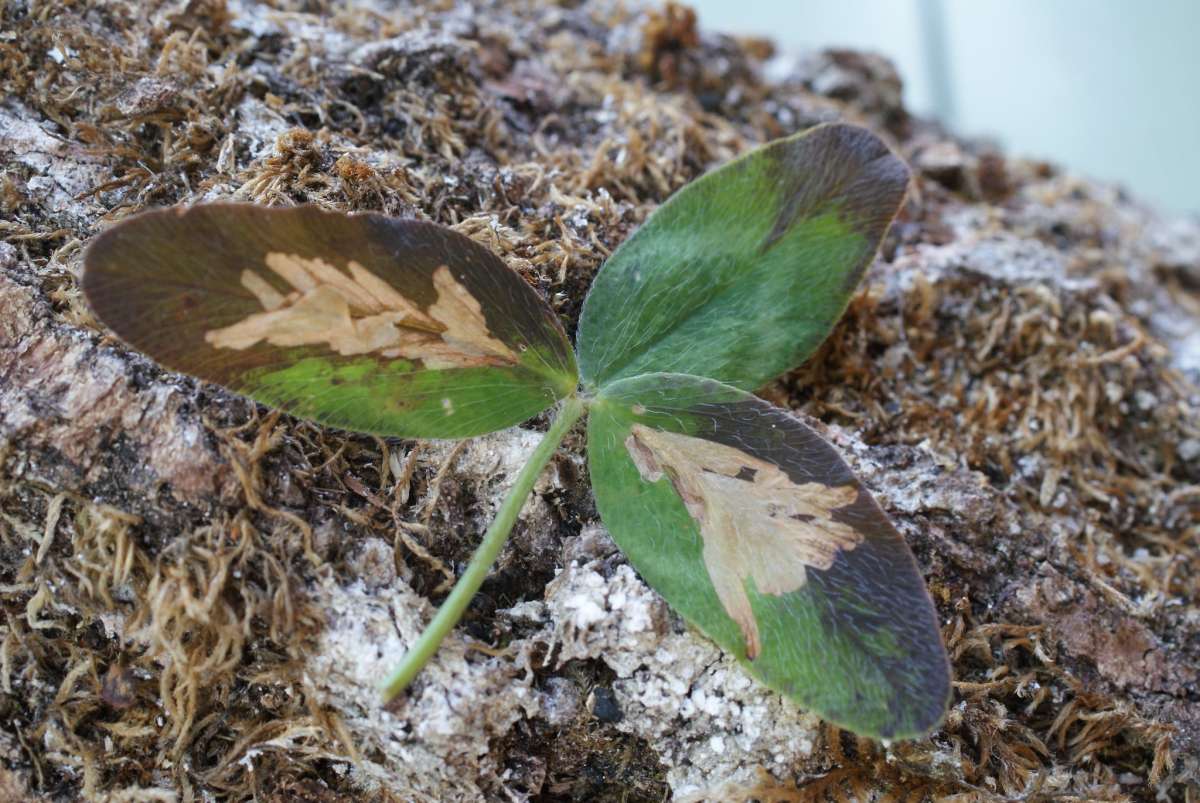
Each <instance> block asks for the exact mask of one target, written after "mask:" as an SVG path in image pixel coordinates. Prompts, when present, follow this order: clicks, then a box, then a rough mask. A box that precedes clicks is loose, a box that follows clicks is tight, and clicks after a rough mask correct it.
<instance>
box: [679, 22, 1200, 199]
mask: <svg viewBox="0 0 1200 803" xmlns="http://www.w3.org/2000/svg"><path fill="white" fill-rule="evenodd" d="M689 4H690V5H692V6H693V7H694V8H695V9H696V11H697V12H698V14H699V17H700V25H701V26H702V27H703V28H706V29H708V30H710V31H721V32H724V33H734V34H748V35H751V34H752V35H756V36H767V37H770V38H772V39H774V40H775V42H776V44H777V45H778V46H779V49H780V51H781V52H782V53H784V54H790V53H798V52H801V51H804V50H811V49H814V48H825V47H850V48H854V49H866V50H874V51H876V52H879V53H882V54H884V55H886V56H888V57H889V58H891V59H892V61H893V62H894V63H895V64H896V66H897V68H898V70H899V72H900V76H901V78H903V80H904V85H905V86H904V93H905V102H906V105H907V106H908V108H909V110H910V111H913V112H915V113H917V114H920V115H923V116H930V117H935V118H937V119H940V120H941V121H943V122H944V123H945V124H946V125H947V126H948V127H949V128H950V130H952V131H954V132H955V133H958V134H962V135H965V136H986V137H988V138H989V139H992V140H994V141H995V142H997V143H998V144H1000V145H1001V146H1002V147H1003V148H1004V149H1005V150H1006V151H1007V152H1008V153H1009V154H1010V155H1022V156H1034V157H1039V158H1044V159H1049V160H1050V161H1054V162H1057V163H1059V164H1061V165H1064V166H1065V167H1067V168H1069V169H1070V170H1072V171H1073V172H1077V173H1081V174H1085V175H1088V176H1090V177H1093V178H1099V179H1106V180H1109V181H1115V182H1119V183H1120V184H1122V185H1124V186H1125V187H1126V188H1128V189H1129V190H1130V191H1132V192H1133V193H1134V194H1135V195H1137V196H1139V197H1140V199H1141V200H1143V201H1147V202H1149V203H1151V204H1153V205H1155V206H1157V207H1158V208H1160V209H1162V210H1164V211H1171V212H1187V213H1193V214H1195V213H1200V43H1198V39H1200V0H1152V2H1147V3H1133V2H1127V0H840V2H836V3H834V2H829V0H736V1H734V0H689Z"/></svg>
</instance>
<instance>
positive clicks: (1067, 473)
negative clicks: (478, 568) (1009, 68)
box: [0, 0, 1200, 803]
mask: <svg viewBox="0 0 1200 803" xmlns="http://www.w3.org/2000/svg"><path fill="white" fill-rule="evenodd" d="M768 76H770V77H768ZM0 86H3V87H4V94H3V98H2V99H0V605H2V608H3V617H2V618H0V800H4V801H7V800H13V801H23V800H53V801H69V800H77V799H85V800H98V801H175V800H178V801H203V800H251V799H253V800H259V801H314V802H317V801H320V802H322V803H323V802H324V801H340V800H364V801H374V800H398V801H408V800H446V801H453V800H464V801H474V800H535V801H568V800H578V801H585V800H586V801H661V800H664V799H674V800H677V801H685V800H687V801H700V800H719V801H751V800H761V801H800V800H894V799H904V800H923V799H931V800H932V799H938V800H959V801H969V800H979V801H991V800H1010V799H1021V800H1139V801H1140V800H1145V801H1149V800H1163V799H1166V800H1181V801H1182V800H1195V799H1197V798H1198V797H1200V786H1198V784H1200V686H1198V680H1200V679H1198V671H1200V670H1198V667H1200V607H1198V606H1197V598H1198V592H1200V416H1198V414H1197V410H1198V406H1200V390H1198V389H1197V381H1198V380H1200V324H1198V321H1200V223H1198V222H1197V221H1196V220H1183V219H1171V218H1167V217H1163V216H1161V215H1159V214H1157V213H1155V212H1154V211H1153V210H1151V209H1149V208H1147V207H1145V206H1143V205H1141V204H1139V203H1138V202H1137V201H1135V200H1133V199H1131V198H1129V197H1128V196H1127V195H1126V194H1125V193H1124V192H1122V191H1121V190H1120V189H1117V188H1114V187H1111V186H1106V185H1102V184H1098V183H1095V182H1091V181H1088V180H1086V179H1082V178H1079V177H1076V176H1072V175H1069V174H1066V173H1064V172H1062V171H1061V170H1060V169H1059V168H1057V167H1055V166H1053V165H1050V164H1045V163H1041V162H1036V161H1028V160H1020V159H1014V158H1010V157H1009V156H1007V155H1005V154H1003V153H1001V152H999V151H998V150H996V149H995V148H992V147H989V146H988V145H986V144H985V143H978V142H967V141H963V140H961V139H956V138H954V137H952V136H950V135H948V134H947V133H945V132H944V131H942V130H941V129H940V128H938V127H937V126H936V125H934V124H931V123H929V122H926V121H922V120H920V119H916V118H914V117H912V116H911V115H909V114H908V113H907V112H906V110H905V109H904V107H903V105H902V102H901V83H900V79H899V78H898V76H897V75H896V74H895V72H894V70H893V68H892V67H891V65H890V64H889V63H887V62H886V61H884V60H882V59H880V58H878V57H875V56H870V55H865V54H860V53H853V52H845V51H827V52H821V53H814V54H811V55H809V56H807V57H805V58H804V59H802V60H800V61H798V62H784V61H781V60H780V59H779V58H777V57H775V56H774V54H773V52H772V48H771V46H770V44H769V43H766V42H763V41H757V40H739V39H734V38H730V37H725V36H719V35H715V34H712V33H709V32H707V31H705V30H704V29H703V28H702V27H700V25H699V23H698V21H697V20H696V18H695V15H694V14H692V13H691V12H690V11H689V10H688V9H686V8H684V7H682V6H676V5H667V6H664V7H659V6H654V7H648V8H639V7H627V6H623V5H621V4H617V3H607V2H597V3H588V4H583V5H577V4H576V3H573V2H566V3H563V4H561V5H559V6H553V5H548V4H546V5H543V4H534V3H525V2H519V1H518V0H494V1H493V2H486V3H481V4H478V5H477V6H475V7H470V6H467V5H465V4H460V3H456V2H453V1H452V0H451V1H449V2H442V3H431V4H428V5H427V6H423V7H421V8H417V9H414V8H409V7H407V6H405V7H401V8H397V7H395V6H393V5H392V4H389V3H382V2H379V3H366V2H364V3H353V4H349V3H333V2H325V0H277V2H272V3H270V4H252V3H248V2H239V0H228V2H222V0H177V1H175V2H170V3H134V2H127V0H110V1H109V2H105V3H84V2H74V1H73V0H46V1H45V2H27V1H26V0H9V2H6V3H3V4H0ZM835 119H843V120H849V121H853V122H857V123H860V124H864V125H867V126H870V127H871V128H872V129H874V130H875V131H877V132H879V133H880V134H881V135H882V136H884V137H885V138H886V139H887V140H888V142H889V143H890V144H891V145H892V147H894V148H895V149H896V151H897V152H898V153H900V154H901V155H902V156H904V157H905V158H906V159H907V160H908V161H909V162H910V163H911V164H912V166H913V168H914V172H915V174H916V178H915V181H914V186H913V189H912V192H911V193H910V197H909V200H908V202H907V204H906V206H905V208H904V209H903V211H902V212H901V215H900V217H899V219H898V220H897V222H896V224H895V225H894V226H893V227H892V230H891V233H890V234H889V236H888V238H887V239H886V241H885V244H884V247H883V248H882V249H881V254H880V257H879V259H878V260H877V261H876V263H875V265H874V266H873V267H872V269H871V270H870V272H869V274H868V276H867V278H866V280H865V281H864V283H863V287H862V290H861V292H860V293H859V295H858V296H857V297H856V298H855V299H854V301H853V302H852V303H851V306H850V309H849V311H848V313H847V315H846V316H845V319H844V320H843V321H842V322H841V323H840V324H839V325H838V327H837V329H836V330H835V332H834V334H833V335H832V336H831V337H830V339H829V340H828V341H827V342H826V344H825V345H824V346H823V347H822V349H821V350H820V352H819V353H818V354H817V355H816V356H814V357H813V358H812V359H811V360H810V361H809V362H808V363H807V364H806V365H804V366H803V367H801V368H800V369H798V370H796V371H794V372H792V373H791V374H789V375H787V376H785V377H783V378H781V379H780V380H779V381H777V382H776V383H774V384H773V385H771V386H769V387H767V388H764V389H763V390H762V391H761V394H762V395H763V397H764V398H767V399H769V400H771V401H772V402H775V403H777V404H779V405H781V406H785V407H788V408H790V409H792V410H794V411H795V412H796V414H798V415H801V416H805V417H806V418H807V420H810V421H811V422H813V425H814V426H815V427H817V428H818V429H820V430H821V431H822V432H823V433H824V434H826V436H827V437H828V438H829V439H830V440H831V441H832V442H833V443H834V444H835V445H836V446H837V447H838V448H839V449H840V450H841V452H842V453H843V454H844V455H845V456H846V458H847V460H849V461H850V463H851V465H852V467H853V468H854V469H855V470H856V471H857V472H858V473H859V475H860V476H861V477H862V478H863V479H864V481H865V482H866V483H867V484H868V485H869V487H870V488H871V489H872V491H873V492H874V493H875V494H876V496H877V498H878V499H879V501H880V503H881V504H882V505H883V506H884V507H885V508H886V509H887V510H888V512H889V513H890V514H891V515H892V517H893V518H894V520H895V521H896V523H897V526H898V527H899V528H900V530H901V532H902V533H903V534H904V536H905V537H906V538H907V539H908V541H909V543H910V544H911V546H912V548H913V551H914V552H915V554H916V556H917V559H918V562H919V563H920V566H921V568H922V570H923V572H924V574H925V577H926V580H927V582H928V584H929V588H930V590H931V592H932V594H933V596H934V599H935V602H936V604H937V606H938V609H939V613H940V615H941V618H942V621H943V623H944V634H945V639H946V642H947V644H948V647H949V649H950V652H951V656H952V659H953V664H954V676H955V681H956V684H955V694H954V700H953V702H952V708H951V711H950V714H949V716H948V718H947V720H946V722H945V724H944V726H943V727H942V728H941V729H940V730H938V731H936V732H935V733H934V734H933V735H932V736H931V737H930V738H928V739H926V740H922V741H918V742H903V743H896V744H889V745H880V744H877V743H872V742H869V741H864V740H857V739H855V738H853V737H852V736H850V735H848V734H845V733H840V732H838V731H836V730H834V729H833V728H831V727H828V726H826V725H824V724H822V723H821V722H820V721H819V720H818V719H816V718H815V717H813V716H811V715H809V714H807V713H805V712H803V711H800V710H797V709H796V708H795V707H794V706H792V705H791V704H789V703H787V702H785V701H783V700H781V699H780V698H779V697H778V696H776V695H774V694H772V693H770V692H767V691H765V690H764V689H762V688H761V687H760V686H758V685H757V684H755V683H754V682H752V681H751V680H750V678H749V677H748V676H747V675H746V674H745V673H744V672H743V671H742V670H741V669H740V668H739V667H738V665H737V664H736V663H735V662H733V661H732V660H730V659H729V658H727V657H724V656H723V655H722V654H721V652H720V651H719V650H717V649H716V648H715V647H713V646H712V645H711V644H710V643H709V642H708V641H706V640H705V639H704V638H702V637H700V636H698V635H696V634H694V633H693V632H691V631H689V630H688V629H687V628H686V627H685V626H684V625H683V624H682V623H681V621H680V620H679V619H678V618H677V617H676V616H675V615H674V614H673V613H672V612H671V611H670V610H669V609H668V608H667V607H666V606H665V605H664V604H663V603H662V601H661V600H660V599H659V598H658V597H657V596H656V595H655V594H654V593H653V592H652V591H650V590H649V589H648V588H647V587H646V586H645V584H643V583H642V582H641V580H640V579H639V578H638V576H637V575H636V573H634V572H633V571H632V569H631V568H630V567H629V566H628V565H627V564H626V563H625V561H624V559H623V558H622V557H621V555H620V553H619V552H618V551H617V550H616V549H615V547H614V545H613V544H612V542H611V541H610V539H609V537H608V535H607V533H606V532H605V531H604V529H603V527H602V526H601V525H600V523H599V521H598V518H597V515H596V511H595V506H594V503H593V501H592V497H591V494H590V490H589V485H588V480H587V470H586V464H585V462H584V460H583V454H582V437H581V433H580V432H578V431H577V432H575V433H573V434H572V435H571V436H569V437H568V439H567V441H566V443H565V445H564V447H563V448H562V449H561V450H560V453H559V455H558V457H557V458H556V459H555V461H554V463H553V465H552V468H551V470H549V471H547V472H546V473H545V475H544V476H543V478H542V479H541V481H540V483H539V485H538V487H537V489H536V491H535V494H534V497H533V498H532V499H531V501H530V503H529V504H528V506H527V507H526V510H525V512H524V514H523V516H522V520H521V521H520V523H519V524H518V526H517V530H516V532H515V534H514V537H513V538H512V540H511V542H510V544H509V545H508V547H507V548H506V549H505V552H504V554H503V556H502V557H501V559H500V561H499V564H498V565H497V567H496V569H495V571H494V573H493V575H492V576H491V577H490V578H489V580H488V582H487V583H486V585H485V586H484V590H483V593H482V594H481V595H480V597H479V598H478V600H477V601H476V602H475V603H474V604H473V606H472V608H471V610H470V613H469V615H468V617H467V619H466V620H465V621H464V623H463V624H462V626H461V627H460V628H458V629H457V630H456V631H455V633H454V634H453V636H452V637H451V638H450V639H449V640H448V641H447V643H446V645H445V646H444V647H443V649H442V651H441V652H440V653H439V654H438V656H437V658H436V659H435V660H434V661H433V663H432V664H431V665H430V667H429V668H428V669H427V670H426V671H425V672H424V673H423V674H422V675H421V677H420V679H419V680H418V682H417V683H416V684H415V685H414V687H413V688H412V689H411V691H410V692H409V694H408V695H407V696H406V697H405V698H404V699H403V700H402V701H400V702H399V704H397V705H395V706H393V707H391V708H390V709H388V710H381V709H380V708H379V707H378V703H377V698H376V693H375V689H374V684H375V683H376V682H377V681H378V680H379V678H380V677H381V676H382V675H383V673H384V672H385V671H386V670H387V669H389V668H390V667H391V666H392V665H394V663H395V662H396V660H397V659H398V657H399V656H400V655H402V653H403V652H404V649H405V646H406V645H407V644H409V643H411V641H412V640H413V638H415V636H416V634H417V633H419V632H420V629H421V627H422V626H423V624H424V623H425V622H427V621H428V618H429V617H430V616H431V615H432V612H433V610H434V609H435V607H436V605H437V603H438V602H440V600H441V599H442V598H443V597H444V595H445V594H446V591H447V589H448V588H449V585H450V584H451V583H452V581H453V578H454V577H455V576H456V575H457V573H459V572H460V571H461V569H462V567H463V565H464V563H465V561H466V560H467V559H468V558H469V557H470V554H471V552H472V548H473V546H474V544H475V543H476V541H477V539H478V537H479V534H480V533H481V532H482V530H483V528H484V527H485V526H486V524H487V522H488V521H489V519H490V518H491V516H492V514H493V513H494V511H495V509H496V507H497V505H498V504H499V499H500V498H501V497H502V496H503V494H504V492H505V490H506V489H507V487H508V484H509V483H510V482H511V481H512V478H513V476H514V474H515V472H516V471H517V469H518V468H519V467H520V465H521V464H522V463H523V461H524V458H525V455H527V454H528V452H529V450H530V449H531V448H532V446H533V444H534V443H535V442H536V440H537V437H538V433H537V430H539V429H541V428H544V426H545V421H544V420H535V421H533V422H530V423H529V424H528V425H526V427H524V428H518V429H515V430H511V431H508V432H503V433H498V434H495V435H491V436H487V437H483V438H477V439H473V440H471V441H468V442H466V443H465V444H463V445H458V446H456V445H454V444H450V443H444V442H413V441H402V440H387V439H378V438H371V437H364V436H355V435H347V434H345V433H340V432H336V431H330V430H325V429H322V428H319V427H316V426H313V425H310V424H307V423H304V422H301V421H297V420H294V419H290V418H288V417H286V416H280V415H278V414H273V413H272V412H270V411H268V410H265V409H262V408H257V407H256V406H255V405H254V404H252V403H250V402H248V401H246V400H245V399H241V398H238V397H236V396H232V395H230V394H228V393H226V392H224V391H222V390H221V389H220V388H217V387H213V386H210V385H205V384H202V383H198V382H196V381H193V380H191V379H188V378H184V377H180V376H178V375H175V374H171V373H168V372H165V371H163V370H162V369H160V368H158V367H157V366H156V365H154V364H153V363H152V362H150V361H149V360H147V359H146V358H145V357H143V356H142V355H140V354H138V353H136V352H133V351H131V350H129V349H128V348H126V347H124V346H123V345H122V344H121V343H120V342H118V341H116V340H115V339H114V338H113V337H112V336H111V335H110V334H107V333H106V332H105V330H104V329H103V327H101V326H100V325H99V324H98V323H97V322H96V321H95V319H94V318H93V317H92V316H91V314H90V313H89V311H88V309H87V307H86V305H85V304H84V303H83V301H82V298H81V295H80V293H79V290H78V283H77V279H78V275H79V270H80V257H81V250H82V247H83V246H84V245H85V244H86V243H87V241H88V239H89V238H90V237H92V236H93V235H94V234H96V233H97V232H99V231H101V230H103V229H104V228H105V227H107V226H109V225H111V224H112V223H113V222H115V221H117V220H119V219H121V218H123V217H125V216H127V215H129V214H131V213H133V212H136V211H138V210H141V209H144V208H147V207H153V206H161V205H169V204H175V203H193V202H199V201H208V200H216V199H240V200H244V201H255V202H259V203H264V204H294V203H315V204H319V205H322V206H326V207H330V208H337V209H344V210H381V211H384V212H387V213H390V214H395V215H402V216H413V217H418V218H422V219H428V220H434V221H437V222H439V223H443V224H446V225H449V226H452V227H453V228H455V229H457V230H459V231H461V232H463V233H464V234H466V235H468V236H470V237H473V238H475V239H477V240H478V241H480V242H482V243H484V244H486V245H487V246H489V247H490V248H492V249H494V250H495V251H496V252H497V253H498V254H500V255H501V256H502V257H503V258H504V260H505V261H506V262H507V263H508V264H509V265H510V266H511V267H512V268H513V269H514V270H516V271H518V272H519V273H520V274H521V275H522V276H523V277H525V278H526V279H527V280H528V281H529V283H530V284H531V285H532V286H533V287H535V288H536V289H537V290H538V291H539V292H540V293H542V294H543V295H544V297H545V298H546V299H548V301H549V302H550V303H551V304H552V305H553V306H554V308H555V309H556V310H557V311H558V312H559V313H560V315H561V316H562V320H563V323H564V325H565V326H566V328H567V330H568V331H569V332H573V331H574V328H575V324H576V321H577V318H578V313H579V308H580V304H581V302H582V300H583V297H584V293H585V292H586V289H587V287H588V285H589V283H590V281H591V278H592V276H593V275H594V274H595V272H596V270H597V268H598V267H599V266H600V264H601V263H602V262H603V260H604V258H605V256H606V255H607V254H608V253H610V252H611V250H612V249H613V248H614V247H616V246H617V245H618V244H619V243H620V242H621V241H622V240H623V239H624V238H625V237H626V236H628V234H629V233H630V232H631V231H632V230H633V229H634V228H635V227H636V226H637V225H638V224H639V223H640V222H641V221H642V220H644V219H645V217H646V216H647V215H648V214H649V213H650V212H651V211H652V210H653V209H654V208H655V207H656V206H657V205H658V204H660V203H661V202H662V201H663V200H664V199H666V198H667V197H668V196H669V195H670V194H671V193H672V192H673V191H674V190H676V189H678V188H679V187H681V186H682V185H684V184H685V183H687V182H688V181H690V180H691V179H693V178H696V177H697V176H699V175H700V174H702V173H703V172H704V171H705V170H707V169H709V168H711V167H713V166H715V165H718V164H720V163H721V162H723V161H725V160H727V159H729V158H731V157H733V156H735V155H736V154H738V153H741V152H743V151H744V150H745V149H747V148H749V147H752V146H753V145H755V144H757V143H760V142H764V141H766V140H769V139H772V138H775V137H778V136H782V135H786V134H789V133H792V132H795V131H797V130H800V129H803V128H805V127H807V126H810V125H812V124H815V123H817V122H821V121H826V120H835Z"/></svg>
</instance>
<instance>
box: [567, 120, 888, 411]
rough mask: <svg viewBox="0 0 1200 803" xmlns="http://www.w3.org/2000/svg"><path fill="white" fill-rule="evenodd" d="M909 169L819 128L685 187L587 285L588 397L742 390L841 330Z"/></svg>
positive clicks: (838, 131) (863, 138)
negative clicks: (656, 377)
mask: <svg viewBox="0 0 1200 803" xmlns="http://www.w3.org/2000/svg"><path fill="white" fill-rule="evenodd" d="M908 175H909V174H908V169H907V167H905V165H904V163H903V162H902V161H900V160H899V159H898V158H896V157H895V156H894V155H892V153H891V152H890V151H889V150H888V149H887V147H886V146H885V145H884V144H883V142H881V141H880V140H879V138H878V137H876V136H875V135H874V134H872V133H871V132H869V131H867V130H865V129H862V128H858V127H855V126H849V125H841V124H837V125H820V126H817V127H815V128H813V129H811V130H809V131H807V132H804V133H801V134H798V135H796V136H793V137H789V138H787V139H781V140H777V141H775V142H772V143H770V144H768V145H765V146H763V147H761V148H759V149H757V150H754V151H751V152H750V153H748V154H746V155H745V156H742V157H740V158H738V159H736V160H734V161H732V162H730V163H729V164H727V165H724V166H723V167H720V168H718V169H716V170H714V171H712V172H711V173H708V174H707V175H705V176H704V177H702V178H700V179H698V180H696V181H694V182H692V183H691V184H688V185H687V186H686V187H684V188H683V189H681V190H680V191H679V192H677V193H675V195H674V196H672V197H671V198H670V199H669V200H667V202H666V203H664V204H663V205H662V206H661V207H659V209H658V210H656V211H655V212H654V214H653V215H651V216H650V218H649V219H648V220H647V221H646V223H645V224H644V225H643V226H642V227H641V228H640V229H638V231H637V232H635V233H634V235H633V236H632V237H630V238H629V239H628V240H626V241H625V242H624V243H622V244H621V246H620V247H619V248H618V249H617V250H616V252H615V253H614V254H613V255H612V257H611V258H610V259H609V260H608V262H606V263H605V265H604V266H603V268H602V269H601V270H600V273H599V274H598V275H597V276H596V279H595V282H594V283H593V285H592V289H591V291H590V292H589V294H588V297H587V299H586V300H585V302H584V306H583V314H582V317H581V319H580V322H579V338H578V342H579V363H580V370H581V374H582V376H583V381H584V384H585V386H587V387H590V388H599V387H602V386H604V385H605V384H607V383H609V382H613V381H616V380H619V379H622V378H627V377H631V376H637V375H639V374H644V373H652V372H658V371H666V372H678V373H686V374H695V375H698V376H708V377H712V378H714V379H718V380H721V381H722V382H725V383H727V384H730V385H734V386H735V387H739V388H743V389H745V390H753V389H755V388H758V387H761V386H762V385H763V384H765V383H766V382H768V381H769V380H771V379H773V378H774V377H776V376H778V375H779V374H781V373H783V372H785V371H788V370H790V369H791V368H793V367H795V366H796V365H798V364H799V363H801V362H803V361H804V360H805V359H806V358H807V357H808V356H809V355H810V354H811V353H812V352H813V350H814V349H816V347H817V346H818V345H819V344H820V343H821V341H822V340H824V339H825V337H826V335H828V333H829V330H830V329H831V328H832V327H833V325H834V323H836V321H837V319H838V318H839V317H841V315H842V312H843V311H844V310H845V308H846V304H847V302H848V301H849V298H850V296H851V294H852V293H853V292H854V289H855V287H857V285H858V281H859V279H860V278H861V277H862V274H863V271H864V270H865V269H866V266H867V265H868V264H869V263H870V260H871V258H872V257H873V256H874V254H875V250H876V248H877V247H878V245H879V241H880V239H881V238H882V237H883V234H884V232H885V231H886V230H887V227H888V224H889V223H890V222H891V220H892V217H893V216H894V215H895V214H896V210H897V209H898V208H899V206H900V203H901V201H902V200H903V198H904V193H905V190H906V188H907V186H908Z"/></svg>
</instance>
